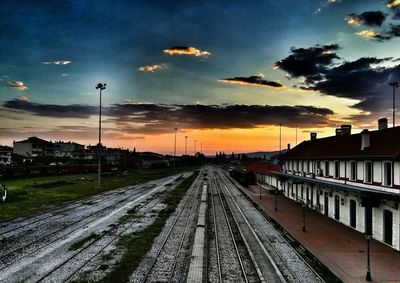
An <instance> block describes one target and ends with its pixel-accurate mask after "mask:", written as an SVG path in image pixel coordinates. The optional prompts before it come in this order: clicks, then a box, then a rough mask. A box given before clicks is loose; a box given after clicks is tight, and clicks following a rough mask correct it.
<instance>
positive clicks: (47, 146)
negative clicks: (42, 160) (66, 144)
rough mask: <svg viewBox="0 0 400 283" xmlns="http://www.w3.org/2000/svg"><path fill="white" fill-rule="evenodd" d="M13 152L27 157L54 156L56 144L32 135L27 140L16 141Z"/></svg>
mask: <svg viewBox="0 0 400 283" xmlns="http://www.w3.org/2000/svg"><path fill="white" fill-rule="evenodd" d="M13 153H14V154H18V155H22V156H25V157H37V156H54V144H53V143H52V142H49V141H46V140H43V139H40V138H38V137H30V138H28V139H26V140H22V141H14V142H13Z"/></svg>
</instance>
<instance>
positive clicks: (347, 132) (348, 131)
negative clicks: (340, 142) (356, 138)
mask: <svg viewBox="0 0 400 283" xmlns="http://www.w3.org/2000/svg"><path fill="white" fill-rule="evenodd" d="M340 128H341V130H342V136H344V135H351V125H341V126H340Z"/></svg>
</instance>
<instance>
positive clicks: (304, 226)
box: [301, 201, 307, 232]
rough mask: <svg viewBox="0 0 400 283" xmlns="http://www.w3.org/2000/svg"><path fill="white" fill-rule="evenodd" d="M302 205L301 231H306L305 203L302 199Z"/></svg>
mask: <svg viewBox="0 0 400 283" xmlns="http://www.w3.org/2000/svg"><path fill="white" fill-rule="evenodd" d="M301 206H302V207H303V232H307V231H306V206H307V205H306V203H305V202H304V201H303V203H302V205H301Z"/></svg>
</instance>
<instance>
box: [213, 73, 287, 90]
mask: <svg viewBox="0 0 400 283" xmlns="http://www.w3.org/2000/svg"><path fill="white" fill-rule="evenodd" d="M218 81H219V82H223V83H232V84H242V85H256V86H265V87H274V88H283V87H284V86H283V85H282V84H280V83H277V82H273V81H267V80H264V79H263V76H250V77H234V78H225V79H219V80H218Z"/></svg>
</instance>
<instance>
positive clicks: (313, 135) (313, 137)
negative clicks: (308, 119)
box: [310, 133, 317, 141]
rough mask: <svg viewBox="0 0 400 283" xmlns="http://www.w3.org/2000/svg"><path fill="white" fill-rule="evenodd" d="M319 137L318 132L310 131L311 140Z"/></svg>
mask: <svg viewBox="0 0 400 283" xmlns="http://www.w3.org/2000/svg"><path fill="white" fill-rule="evenodd" d="M316 139H317V133H310V140H311V141H315V140H316Z"/></svg>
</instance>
